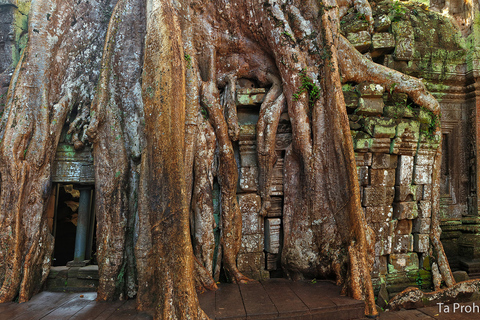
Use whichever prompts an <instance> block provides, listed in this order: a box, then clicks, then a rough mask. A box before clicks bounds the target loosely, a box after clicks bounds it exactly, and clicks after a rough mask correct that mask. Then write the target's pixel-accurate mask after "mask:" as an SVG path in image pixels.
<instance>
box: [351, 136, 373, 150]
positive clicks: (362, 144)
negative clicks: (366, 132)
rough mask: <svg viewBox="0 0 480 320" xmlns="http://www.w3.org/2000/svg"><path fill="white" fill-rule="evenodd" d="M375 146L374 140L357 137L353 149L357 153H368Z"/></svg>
mask: <svg viewBox="0 0 480 320" xmlns="http://www.w3.org/2000/svg"><path fill="white" fill-rule="evenodd" d="M372 144H373V138H368V137H355V139H354V140H353V149H354V150H355V151H356V152H367V151H369V150H370V148H371V146H372Z"/></svg>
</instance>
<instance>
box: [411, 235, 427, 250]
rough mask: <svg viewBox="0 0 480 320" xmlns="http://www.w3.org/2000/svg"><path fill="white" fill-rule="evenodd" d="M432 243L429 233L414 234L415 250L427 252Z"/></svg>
mask: <svg viewBox="0 0 480 320" xmlns="http://www.w3.org/2000/svg"><path fill="white" fill-rule="evenodd" d="M429 245H430V236H429V235H428V234H420V233H416V234H414V235H413V250H414V251H415V252H421V253H427V252H428V249H429Z"/></svg>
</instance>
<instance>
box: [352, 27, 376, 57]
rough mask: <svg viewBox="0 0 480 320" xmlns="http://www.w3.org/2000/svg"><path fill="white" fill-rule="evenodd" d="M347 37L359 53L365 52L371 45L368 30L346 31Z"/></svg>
mask: <svg viewBox="0 0 480 320" xmlns="http://www.w3.org/2000/svg"><path fill="white" fill-rule="evenodd" d="M347 39H348V41H350V43H351V44H352V45H353V46H354V47H355V49H357V50H358V51H360V52H361V53H365V52H367V51H368V50H369V49H370V47H371V46H372V38H371V37H370V33H369V32H368V31H359V32H352V33H348V34H347Z"/></svg>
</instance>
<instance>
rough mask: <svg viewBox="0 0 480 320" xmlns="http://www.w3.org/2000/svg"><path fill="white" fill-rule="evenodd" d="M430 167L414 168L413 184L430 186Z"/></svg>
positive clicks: (431, 170) (431, 169)
mask: <svg viewBox="0 0 480 320" xmlns="http://www.w3.org/2000/svg"><path fill="white" fill-rule="evenodd" d="M432 172H433V167H432V166H415V174H414V176H413V182H414V183H415V184H431V183H432Z"/></svg>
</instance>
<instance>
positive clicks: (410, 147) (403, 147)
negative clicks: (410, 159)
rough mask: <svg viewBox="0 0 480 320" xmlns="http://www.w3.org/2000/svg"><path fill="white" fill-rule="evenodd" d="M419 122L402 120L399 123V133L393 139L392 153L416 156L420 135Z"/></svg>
mask: <svg viewBox="0 0 480 320" xmlns="http://www.w3.org/2000/svg"><path fill="white" fill-rule="evenodd" d="M419 132H420V126H419V122H417V121H413V120H406V119H404V120H402V121H401V122H399V123H398V124H397V134H396V137H395V139H393V141H392V146H391V149H390V151H391V153H395V154H402V155H408V156H414V155H415V153H416V152H417V147H418V139H419V136H420V133H419Z"/></svg>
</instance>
